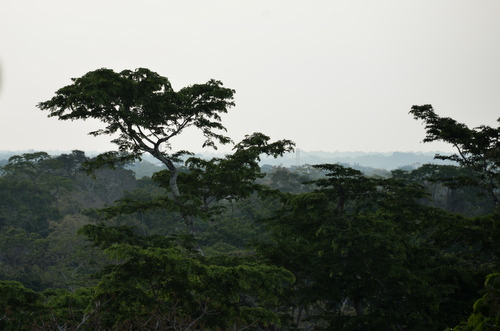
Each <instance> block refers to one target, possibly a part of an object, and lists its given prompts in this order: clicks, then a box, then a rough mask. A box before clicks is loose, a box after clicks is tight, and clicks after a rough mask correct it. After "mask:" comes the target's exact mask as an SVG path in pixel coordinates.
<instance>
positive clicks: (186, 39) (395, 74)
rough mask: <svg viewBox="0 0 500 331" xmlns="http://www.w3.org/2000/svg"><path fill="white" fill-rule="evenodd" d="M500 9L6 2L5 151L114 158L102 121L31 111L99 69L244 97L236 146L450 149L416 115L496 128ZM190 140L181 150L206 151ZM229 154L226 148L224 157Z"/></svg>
mask: <svg viewBox="0 0 500 331" xmlns="http://www.w3.org/2000/svg"><path fill="white" fill-rule="evenodd" d="M499 13H500V1H498V0H475V1H465V0H419V1H416V0H415V1H410V0H408V1H401V0H393V1H387V0H378V1H373V0H359V1H358V0H352V1H347V0H342V1H341V0H328V1H319V0H312V1H296V0H287V1H281V0H274V1H272V0H266V1H262V0H252V1H241V0H186V1H169V0H156V1H153V0H143V1H131V0H120V1H117V0H106V1H101V0H99V1H96V0H87V1H74V0H46V1H38V0H25V1H18V0H2V1H1V3H0V150H11V151H16V150H19V151H20V150H43V151H49V150H50V151H70V150H74V149H80V150H84V151H107V150H114V149H115V148H114V145H112V144H110V143H109V141H110V140H111V138H110V137H107V136H106V137H98V138H96V137H93V136H88V135H87V133H88V132H90V131H94V130H96V129H98V128H101V127H103V125H102V124H101V123H99V122H97V121H85V122H81V121H80V122H78V121H75V122H68V121H58V120H57V119H56V118H48V117H47V113H46V112H42V111H41V110H40V109H38V108H37V107H36V105H37V104H38V103H39V102H42V101H46V100H49V99H50V98H52V97H53V96H54V92H55V91H57V90H58V89H59V88H61V87H63V86H66V85H69V84H71V80H70V78H76V77H80V76H82V75H84V74H85V73H87V72H89V71H92V70H96V69H98V68H110V69H113V70H115V71H121V70H125V69H136V68H139V67H144V68H148V69H150V70H152V71H155V72H157V73H159V74H160V75H162V76H165V77H168V78H169V80H170V82H171V83H172V85H173V88H174V89H175V90H178V89H180V88H182V87H185V86H188V85H191V84H197V83H205V82H207V81H208V80H210V79H212V78H213V79H217V80H220V81H222V82H223V83H224V86H226V87H229V88H232V89H235V90H236V94H235V102H236V106H235V107H233V108H231V109H230V111H229V113H228V114H226V115H225V116H224V117H223V124H224V125H225V126H226V128H227V129H228V132H227V134H228V135H229V136H230V137H232V138H233V140H234V141H236V142H237V141H239V140H241V139H242V138H243V137H244V136H245V135H246V134H251V133H253V132H262V133H265V134H267V135H269V136H270V137H271V138H273V139H290V140H293V141H294V142H295V143H296V145H297V147H298V148H299V149H301V150H304V151H328V152H334V151H364V152H391V151H401V152H428V151H445V152H448V151H453V149H452V148H451V147H450V146H448V145H446V144H444V143H426V144H424V143H422V140H423V138H424V135H425V129H424V126H423V125H422V123H421V122H419V121H416V120H414V119H413V117H412V116H411V115H410V114H409V113H408V112H409V111H410V109H411V107H412V106H413V105H423V104H432V105H433V107H434V109H435V111H436V112H437V113H438V114H439V115H440V116H446V117H452V118H454V119H455V120H457V121H459V122H462V123H465V124H467V125H468V126H469V127H476V126H479V125H483V124H485V125H490V126H495V127H496V126H498V123H497V122H496V120H497V118H499V117H500V60H499V59H500V19H499V18H498V15H499ZM202 142H203V141H202V137H200V136H199V135H196V134H195V133H194V132H187V133H186V134H185V135H182V136H180V137H179V138H178V140H177V141H173V148H174V149H189V150H191V151H193V152H200V151H202V148H201V145H202ZM221 151H225V149H224V148H222V149H221Z"/></svg>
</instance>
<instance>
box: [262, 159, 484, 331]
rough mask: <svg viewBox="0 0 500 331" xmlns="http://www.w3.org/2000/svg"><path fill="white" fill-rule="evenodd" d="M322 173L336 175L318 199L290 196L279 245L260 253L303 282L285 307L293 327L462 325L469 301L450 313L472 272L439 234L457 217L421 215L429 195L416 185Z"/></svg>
mask: <svg viewBox="0 0 500 331" xmlns="http://www.w3.org/2000/svg"><path fill="white" fill-rule="evenodd" d="M317 167H318V168H321V169H323V170H326V171H327V173H326V176H325V178H320V179H317V180H313V181H311V183H312V184H315V185H316V186H317V189H316V190H315V191H313V192H311V193H305V194H300V195H292V196H290V197H289V199H288V201H287V202H286V204H285V206H284V208H283V209H282V210H280V211H278V212H277V213H276V215H275V216H274V217H272V218H269V219H268V220H266V221H265V223H266V224H267V225H268V228H269V230H270V231H271V238H272V240H271V241H268V242H263V243H261V244H260V245H258V246H257V249H258V252H259V254H261V255H262V256H263V257H265V258H267V259H268V260H269V261H270V262H271V263H273V264H276V265H280V266H283V267H285V268H287V269H288V270H290V271H292V272H293V273H294V275H295V277H296V279H297V282H296V283H294V285H293V286H291V287H290V288H289V289H288V292H287V293H286V295H285V296H283V297H282V300H283V301H282V304H283V305H286V306H288V307H289V309H290V312H291V313H290V314H289V315H285V316H283V323H286V322H285V321H288V323H289V324H288V325H289V326H290V327H293V325H296V326H299V325H302V326H303V327H306V326H307V325H309V326H312V325H321V324H326V325H329V327H330V328H332V329H335V330H365V329H367V328H370V329H381V330H386V329H411V330H413V329H415V330H428V329H435V328H439V327H441V328H444V327H445V326H446V325H447V324H448V323H449V322H450V321H453V320H456V319H457V318H460V316H461V312H462V311H463V310H462V309H463V307H464V303H463V298H461V300H462V301H461V303H460V304H459V303H458V302H455V303H454V304H455V306H454V307H453V306H451V305H448V304H447V303H448V301H449V300H450V299H451V298H458V297H459V295H460V293H461V292H462V291H465V290H466V286H464V284H467V283H468V282H470V279H469V277H468V275H470V273H471V271H472V268H471V266H470V265H467V263H463V262H461V259H460V257H457V256H455V255H454V254H450V253H449V252H446V251H445V250H443V248H444V247H447V248H449V246H446V245H447V243H449V242H440V243H439V245H438V244H437V243H436V239H438V237H437V235H436V234H437V232H435V233H433V232H432V231H430V230H431V229H433V228H436V227H439V223H438V220H439V221H443V220H445V219H447V218H451V219H453V218H454V217H453V216H452V215H449V214H446V213H444V212H440V211H438V210H436V209H433V208H427V207H423V206H422V205H420V204H419V203H418V200H420V199H422V198H423V197H424V196H425V195H426V194H425V191H424V190H423V188H422V187H421V186H420V185H417V184H415V183H412V182H408V181H402V180H397V179H393V178H390V179H381V178H367V177H364V176H363V175H362V174H361V173H360V172H359V171H357V170H354V169H349V168H345V167H343V166H340V165H318V166H317ZM446 223H447V222H446ZM438 232H439V231H438ZM453 238H456V235H454V237H453ZM450 239H451V238H450ZM440 245H443V246H440ZM441 247H443V248H441ZM474 274H476V275H477V273H474ZM467 293H468V294H470V292H467ZM465 304H467V301H466V303H465ZM293 312H295V313H293ZM417 326H418V327H417Z"/></svg>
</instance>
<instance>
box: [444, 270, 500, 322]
mask: <svg viewBox="0 0 500 331" xmlns="http://www.w3.org/2000/svg"><path fill="white" fill-rule="evenodd" d="M484 286H485V292H486V293H485V294H484V295H483V297H482V298H480V299H478V300H477V301H476V302H475V303H474V307H473V308H474V312H473V313H472V315H471V316H470V317H469V320H468V321H467V323H463V324H462V325H459V326H457V327H455V328H454V329H453V330H454V331H490V330H491V331H493V330H500V273H493V274H489V275H488V276H486V281H485V283H484Z"/></svg>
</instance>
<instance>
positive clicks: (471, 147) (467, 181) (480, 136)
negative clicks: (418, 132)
mask: <svg viewBox="0 0 500 331" xmlns="http://www.w3.org/2000/svg"><path fill="white" fill-rule="evenodd" d="M410 114H412V115H413V116H414V118H415V119H418V120H422V121H424V123H425V129H426V136H425V139H424V142H432V141H444V142H446V143H449V144H452V145H453V147H455V148H456V150H457V153H456V154H453V155H450V156H448V155H439V154H438V155H436V158H437V159H442V160H451V161H455V162H457V163H458V164H460V165H461V166H463V167H464V168H466V169H468V170H469V171H470V174H469V175H468V176H462V177H459V178H455V183H453V184H454V185H457V184H458V185H471V186H477V187H480V188H481V189H482V190H483V191H484V193H485V194H486V195H487V196H489V197H491V199H492V202H493V203H494V205H495V207H496V208H499V207H500V195H499V194H500V193H499V185H500V127H497V128H492V127H490V126H487V125H481V126H479V127H477V128H473V129H471V128H469V127H468V126H467V125H465V124H463V123H459V122H457V121H456V120H454V119H452V118H449V117H440V116H439V115H437V114H436V112H435V111H434V108H433V107H432V106H431V105H422V106H413V107H412V108H411V111H410ZM498 122H499V123H500V118H499V119H498Z"/></svg>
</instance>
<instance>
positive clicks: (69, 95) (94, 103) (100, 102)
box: [38, 68, 293, 235]
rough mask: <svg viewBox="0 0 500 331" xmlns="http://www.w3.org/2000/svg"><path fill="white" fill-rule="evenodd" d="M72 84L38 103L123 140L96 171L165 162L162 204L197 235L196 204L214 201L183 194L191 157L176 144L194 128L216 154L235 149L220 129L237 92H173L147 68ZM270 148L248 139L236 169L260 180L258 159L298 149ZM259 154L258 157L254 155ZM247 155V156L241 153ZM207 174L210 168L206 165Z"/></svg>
mask: <svg viewBox="0 0 500 331" xmlns="http://www.w3.org/2000/svg"><path fill="white" fill-rule="evenodd" d="M72 81H73V84H71V85H68V86H66V87H63V88H61V89H59V90H58V91H57V92H56V96H55V97H53V98H52V99H50V100H48V101H45V102H41V103H39V104H38V107H39V108H40V109H42V110H48V111H49V112H50V114H49V117H58V118H59V119H60V120H86V119H89V118H93V119H98V120H100V121H101V122H103V123H105V124H106V127H105V128H104V129H99V130H96V131H92V132H90V133H89V134H91V135H94V136H98V135H113V134H118V137H117V138H116V139H114V140H112V142H113V143H115V144H116V145H118V152H107V153H103V154H101V155H100V156H99V157H98V158H97V159H96V160H95V161H94V163H93V164H94V165H103V164H106V163H109V164H113V163H114V162H116V161H120V160H121V161H124V160H132V159H139V158H140V156H141V155H142V154H144V153H149V154H151V155H152V156H153V157H155V158H156V159H158V160H159V161H161V162H162V163H163V164H164V165H165V166H166V167H167V169H168V172H167V176H165V174H163V175H162V176H157V179H158V180H161V181H162V183H161V184H162V186H164V187H165V188H166V189H168V190H169V193H170V195H169V199H167V200H165V201H163V203H164V204H165V205H166V206H167V207H168V208H169V209H171V210H175V211H178V212H180V214H181V216H182V218H183V219H184V222H185V223H186V226H187V228H188V231H189V232H190V233H191V234H193V235H194V234H195V228H194V222H193V217H194V216H197V213H198V212H197V211H196V210H195V209H196V208H194V204H199V203H200V201H201V200H204V201H202V203H205V204H206V202H207V201H209V200H207V199H206V197H196V198H193V197H192V196H191V195H190V194H185V195H184V196H183V195H182V194H181V189H180V187H179V185H178V176H179V170H178V167H177V165H176V163H177V162H178V161H180V158H181V157H182V156H185V155H191V153H190V152H188V151H185V150H180V151H173V149H172V140H173V139H174V138H176V137H177V136H179V135H180V134H181V133H182V132H183V131H184V130H185V129H187V128H189V127H194V128H196V129H198V130H200V131H201V132H202V133H203V135H204V137H205V140H204V142H203V147H207V146H208V147H213V148H216V144H228V143H231V142H232V141H231V139H230V138H229V137H227V136H225V135H224V134H222V133H221V132H224V131H226V128H225V127H224V126H223V125H222V123H221V114H224V113H227V111H228V109H229V108H230V107H232V106H234V102H233V95H234V93H235V91H234V90H232V89H229V88H225V87H223V86H222V83H221V82H220V81H216V80H210V81H208V82H207V83H205V84H194V85H191V86H188V87H185V88H182V89H180V90H179V91H174V90H173V88H172V86H171V84H170V82H169V80H168V79H167V78H166V77H162V76H160V75H159V74H157V73H155V72H152V71H150V70H149V69H144V68H139V69H136V70H135V71H131V70H124V71H122V72H119V73H117V72H114V71H113V70H110V69H99V70H95V71H92V72H89V73H87V74H85V75H84V76H82V77H80V78H76V79H75V78H74V79H72ZM268 142H269V137H267V136H264V135H262V134H254V135H252V136H247V138H246V139H245V140H244V141H243V142H242V143H240V144H239V145H238V146H237V152H238V154H239V156H238V160H237V161H239V162H236V161H235V162H233V165H234V166H238V167H240V166H241V167H247V168H249V169H250V171H252V172H253V173H254V174H255V173H256V172H257V171H258V169H257V168H256V167H255V162H253V161H255V159H256V158H257V159H258V156H259V154H261V153H266V154H269V155H274V156H277V155H280V154H282V153H284V152H286V151H288V150H291V148H292V145H293V144H292V143H291V142H290V141H286V140H284V141H279V142H276V143H268ZM256 149H257V150H258V153H256V152H255V150H256ZM245 151H248V153H242V152H245ZM241 155H244V157H243V158H242V156H241ZM219 161H220V160H219ZM242 161H243V162H242ZM198 163H199V162H198ZM204 168H210V167H207V165H205V167H204ZM233 170H234V169H233ZM237 184H238V183H234V185H237ZM225 190H226V191H227V188H225ZM237 191H241V189H238V190H237ZM228 195H230V196H232V192H228ZM217 198H219V199H220V198H223V197H220V196H217ZM212 200H214V199H212ZM212 200H210V201H212ZM193 201H194V203H193Z"/></svg>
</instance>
